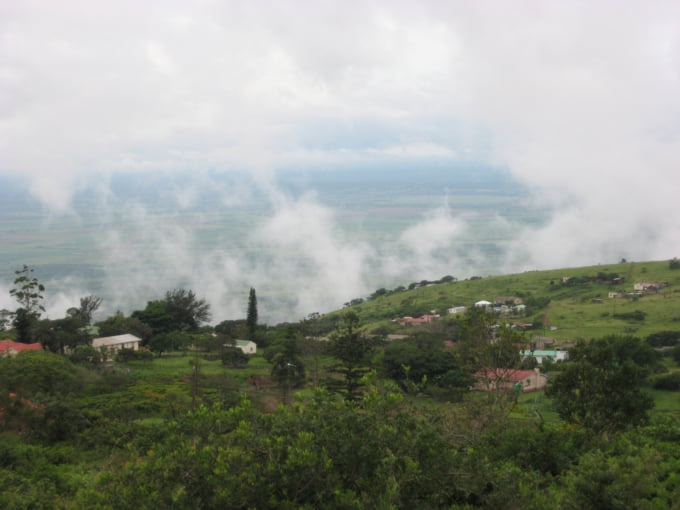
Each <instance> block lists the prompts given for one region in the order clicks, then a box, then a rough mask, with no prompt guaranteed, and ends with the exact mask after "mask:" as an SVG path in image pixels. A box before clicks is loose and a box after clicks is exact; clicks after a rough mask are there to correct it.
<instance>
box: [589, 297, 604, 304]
mask: <svg viewBox="0 0 680 510" xmlns="http://www.w3.org/2000/svg"><path fill="white" fill-rule="evenodd" d="M590 302H591V303H595V304H596V305H601V304H602V303H604V300H603V299H602V298H593V299H591V300H590Z"/></svg>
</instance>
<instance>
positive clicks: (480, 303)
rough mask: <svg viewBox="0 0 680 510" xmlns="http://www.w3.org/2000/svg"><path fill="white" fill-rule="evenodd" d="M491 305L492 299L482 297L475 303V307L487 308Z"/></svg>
mask: <svg viewBox="0 0 680 510" xmlns="http://www.w3.org/2000/svg"><path fill="white" fill-rule="evenodd" d="M490 306H491V301H486V300H485V299H482V300H481V301H477V302H476V303H475V308H484V309H485V310H486V309H487V308H489V307H490Z"/></svg>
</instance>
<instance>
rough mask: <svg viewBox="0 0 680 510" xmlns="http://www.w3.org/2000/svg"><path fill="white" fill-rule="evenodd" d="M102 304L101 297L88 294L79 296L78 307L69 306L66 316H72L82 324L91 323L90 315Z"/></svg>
mask: <svg viewBox="0 0 680 510" xmlns="http://www.w3.org/2000/svg"><path fill="white" fill-rule="evenodd" d="M101 304H102V298H100V297H97V296H94V295H90V296H86V297H83V298H80V307H78V308H69V309H68V310H67V311H66V314H67V316H69V317H72V318H74V319H76V320H78V321H79V322H81V323H82V324H83V325H88V324H91V323H92V315H93V314H94V312H96V311H97V310H98V309H99V307H100V306H101Z"/></svg>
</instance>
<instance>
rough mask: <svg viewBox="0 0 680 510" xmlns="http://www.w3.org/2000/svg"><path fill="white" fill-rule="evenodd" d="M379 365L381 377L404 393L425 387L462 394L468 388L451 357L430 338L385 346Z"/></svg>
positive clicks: (422, 389) (458, 367)
mask: <svg viewBox="0 0 680 510" xmlns="http://www.w3.org/2000/svg"><path fill="white" fill-rule="evenodd" d="M381 365H382V370H383V372H384V374H385V375H386V376H387V377H390V378H391V379H394V380H395V381H397V382H398V383H399V384H400V385H401V387H402V388H403V389H404V390H407V391H409V390H411V389H412V388H414V387H416V386H417V388H418V391H425V390H426V387H427V386H428V385H429V386H438V387H441V388H450V389H452V390H456V391H458V390H460V391H462V390H463V389H464V388H466V387H467V386H469V384H470V380H469V378H468V377H466V376H465V374H463V373H462V370H461V368H460V364H459V363H458V359H457V358H456V356H455V354H454V353H453V352H452V351H450V350H447V349H445V348H444V344H443V342H442V341H441V340H436V339H433V338H427V337H416V338H411V339H405V340H395V341H393V342H390V343H389V344H388V345H386V346H385V349H384V352H383V355H382V357H381Z"/></svg>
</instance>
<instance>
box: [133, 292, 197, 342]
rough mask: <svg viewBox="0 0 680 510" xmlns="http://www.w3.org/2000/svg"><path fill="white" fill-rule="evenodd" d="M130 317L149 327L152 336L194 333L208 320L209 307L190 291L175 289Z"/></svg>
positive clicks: (148, 303) (150, 302)
mask: <svg viewBox="0 0 680 510" xmlns="http://www.w3.org/2000/svg"><path fill="white" fill-rule="evenodd" d="M132 317H133V318H136V319H139V320H140V321H142V322H143V323H144V324H146V325H147V326H149V327H150V328H151V330H152V331H153V334H160V333H169V332H171V331H196V330H198V328H199V327H200V326H201V324H203V323H205V322H208V321H209V320H210V305H209V304H208V303H207V302H206V301H205V299H198V298H197V297H196V294H195V293H194V292H193V291H192V290H185V289H175V290H169V291H167V292H166V293H165V299H162V300H156V301H149V302H147V304H146V308H145V309H144V310H136V311H134V312H133V313H132Z"/></svg>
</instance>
